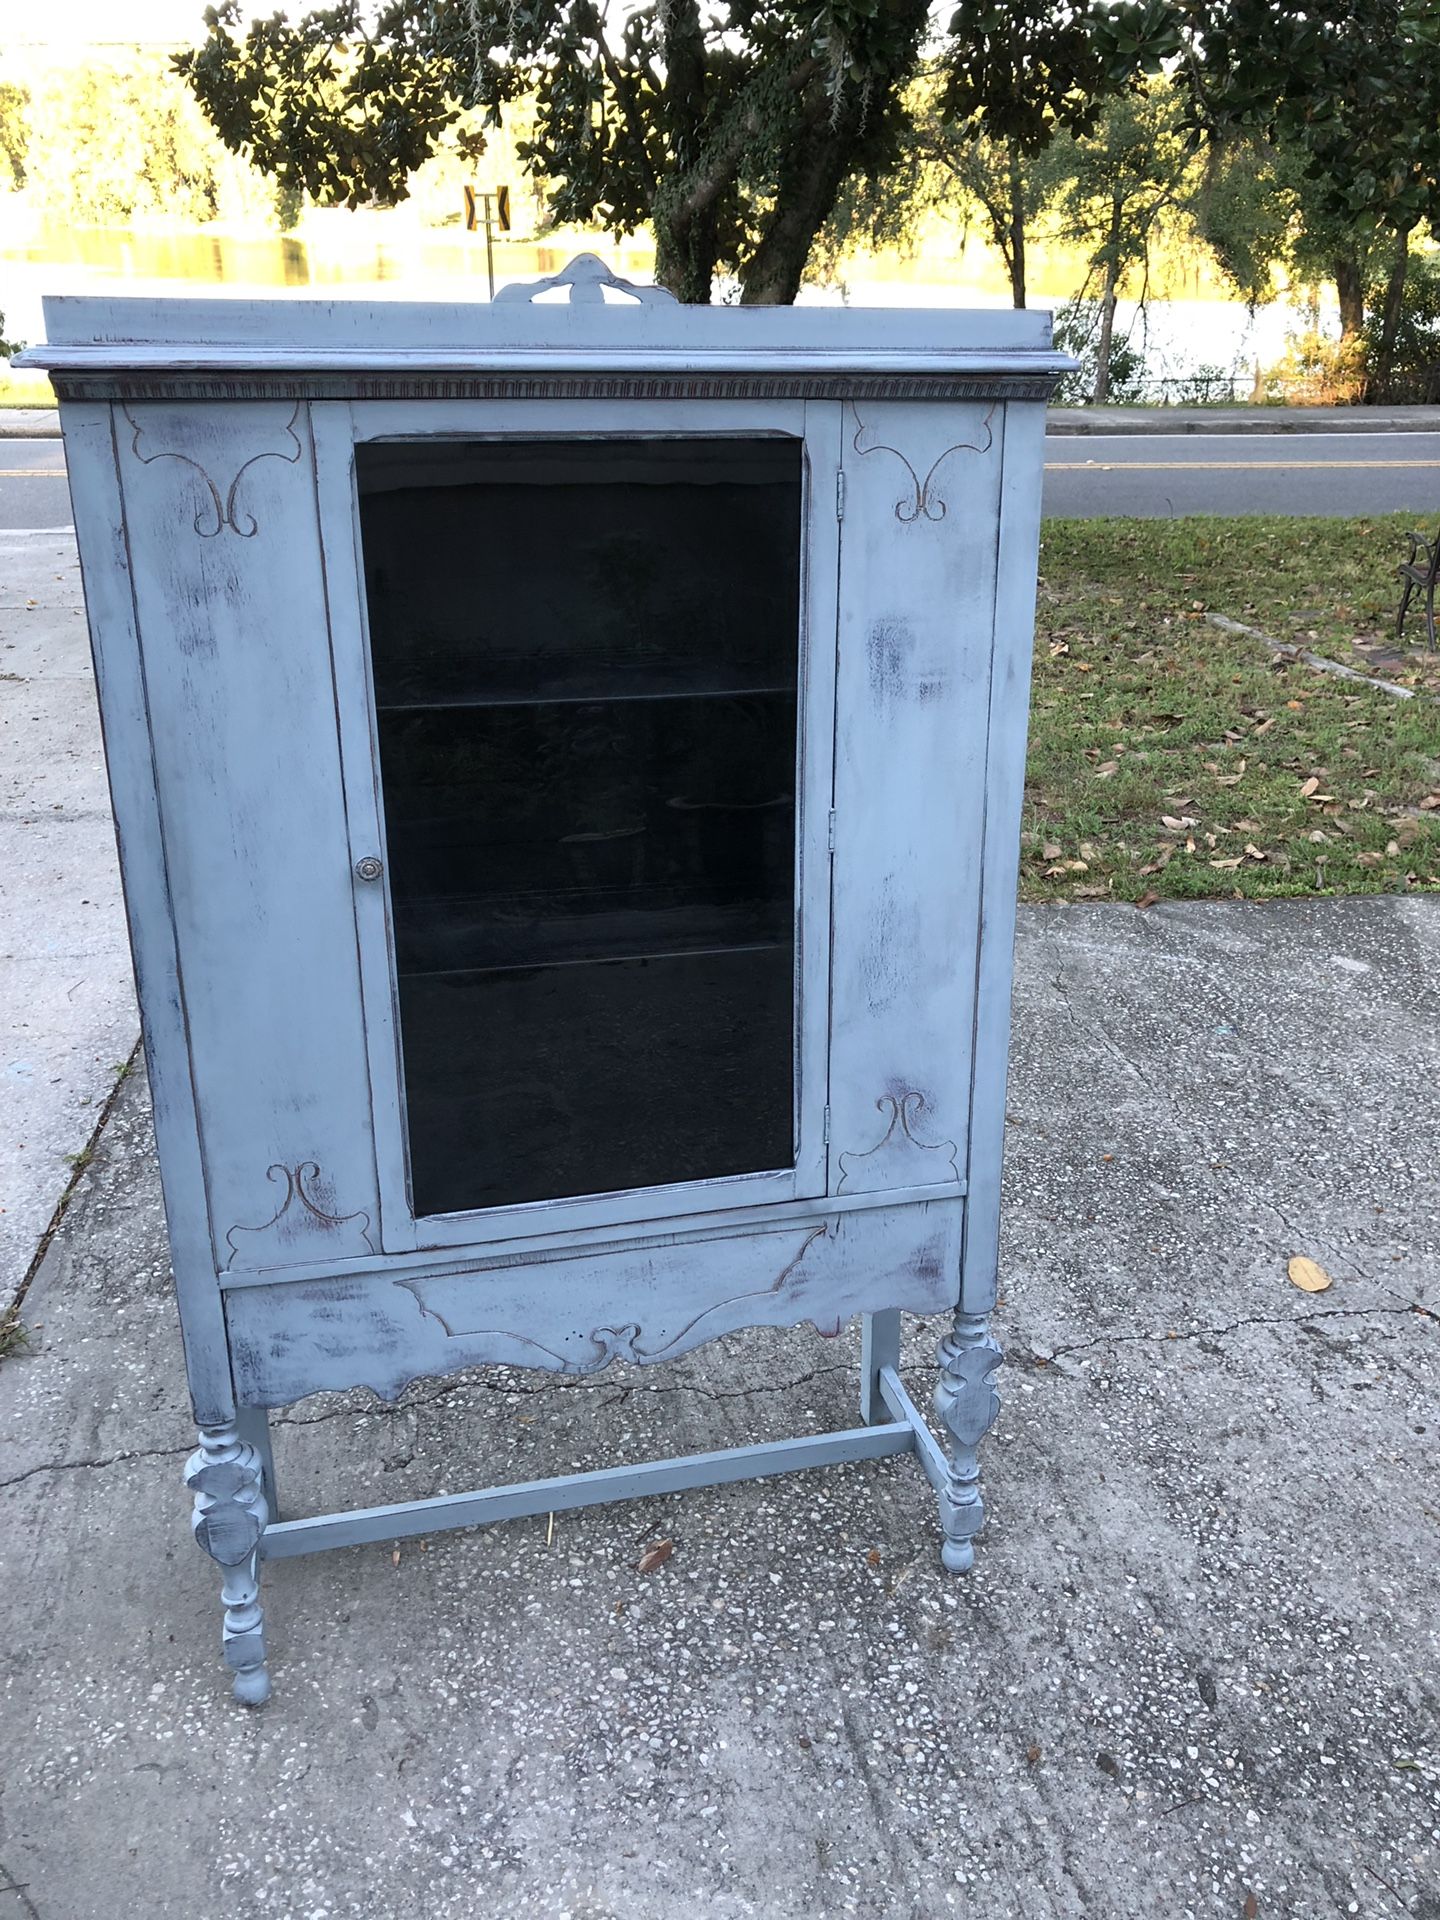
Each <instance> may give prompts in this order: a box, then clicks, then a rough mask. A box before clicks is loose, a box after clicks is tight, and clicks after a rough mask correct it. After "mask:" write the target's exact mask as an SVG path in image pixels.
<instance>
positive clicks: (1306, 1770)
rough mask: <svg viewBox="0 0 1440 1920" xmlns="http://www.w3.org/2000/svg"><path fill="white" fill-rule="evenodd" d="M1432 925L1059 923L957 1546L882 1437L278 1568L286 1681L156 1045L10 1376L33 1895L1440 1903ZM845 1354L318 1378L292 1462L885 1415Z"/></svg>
mask: <svg viewBox="0 0 1440 1920" xmlns="http://www.w3.org/2000/svg"><path fill="white" fill-rule="evenodd" d="M1437 960H1440V902H1437V901H1435V900H1413V899H1412V900H1395V899H1377V900H1362V901H1348V902H1319V903H1315V904H1314V905H1303V904H1302V905H1286V906H1275V907H1255V906H1243V905H1237V906H1233V907H1232V906H1220V907H1215V906H1208V907H1206V906H1193V907H1189V906H1167V907H1159V908H1155V909H1152V910H1151V911H1150V912H1149V913H1147V914H1139V913H1135V912H1133V911H1132V910H1129V909H1123V908H1113V909H1112V908H1099V909H1093V910H1091V909H1075V908H1071V909H1046V910H1032V911H1029V912H1026V913H1025V914H1023V915H1022V924H1021V938H1020V949H1019V979H1018V990H1017V1003H1016V1043H1015V1056H1016V1069H1015V1075H1014V1080H1013V1086H1012V1097H1011V1101H1010V1127H1009V1133H1010V1154H1009V1164H1008V1172H1007V1198H1008V1207H1007V1214H1006V1231H1005V1252H1004V1273H1003V1276H1002V1290H1003V1302H1002V1306H1001V1309H1000V1312H999V1314H998V1316H997V1319H998V1324H999V1329H1000V1332H1001V1335H1002V1338H1003V1339H1004V1340H1005V1342H1006V1344H1007V1347H1008V1348H1009V1353H1010V1365H1009V1366H1008V1367H1007V1368H1006V1369H1005V1370H1004V1372H1003V1374H1002V1391H1003V1394H1004V1410H1003V1412H1002V1416H1001V1420H1000V1423H999V1425H998V1427H997V1429H996V1431H995V1432H994V1434H992V1436H991V1438H990V1440H989V1442H988V1443H987V1447H986V1451H985V1472H986V1488H987V1498H988V1501H989V1505H990V1512H991V1525H990V1527H989V1530H988V1534H987V1537H986V1539H985V1541H984V1543H983V1546H982V1551H981V1554H980V1558H979V1562H978V1565H977V1567H976V1570H975V1573H974V1574H973V1575H972V1576H970V1577H969V1578H967V1579H955V1578H951V1577H949V1576H947V1575H945V1574H944V1573H943V1572H942V1571H941V1569H940V1567H939V1565H938V1556H937V1545H938V1532H937V1527H936V1522H935V1512H934V1502H933V1496H932V1495H931V1494H930V1491H929V1489H928V1487H927V1486H926V1485H925V1483H924V1481H923V1479H922V1478H921V1476H920V1474H919V1472H918V1471H917V1469H916V1466H915V1464H914V1462H913V1461H911V1460H908V1459H903V1458H902V1459H896V1460H890V1461H883V1462H876V1463H872V1464H869V1465H865V1466H860V1467H854V1468H845V1469H832V1470H829V1471H828V1472H824V1473H812V1474H805V1475H800V1476H796V1477H794V1478H791V1479H786V1480H779V1481H775V1482H769V1483H764V1484H761V1485H752V1486H741V1487H729V1488H717V1489H714V1490H711V1491H708V1492H700V1493H692V1494H685V1495H679V1496H674V1497H672V1498H668V1499H665V1500H661V1501H654V1502H648V1503H636V1504H631V1505H626V1506H619V1507H613V1508H608V1509H595V1510H592V1511H590V1512H586V1513H583V1514H577V1515H573V1516H558V1517H557V1518H556V1521H555V1524H554V1528H553V1530H552V1529H550V1528H549V1527H548V1526H547V1524H546V1522H545V1521H544V1520H543V1519H541V1520H536V1521H524V1522H518V1523H512V1524H510V1525H507V1526H500V1527H495V1528H492V1529H489V1530H484V1531H472V1532H468V1533H457V1534H446V1535H441V1536H436V1537H434V1538H432V1539H430V1540H428V1541H410V1542H407V1543H405V1544H404V1546H403V1547H402V1548H401V1549H400V1550H399V1551H398V1553H395V1554H392V1552H391V1549H390V1548H389V1547H388V1546H376V1547H367V1548H357V1549H353V1550H348V1551H345V1552H341V1553H336V1554H330V1555H322V1556H318V1557H316V1558H314V1559H310V1560H298V1561H287V1562H283V1563H278V1564H276V1565H275V1566H273V1567H272V1568H270V1569H269V1570H268V1571H267V1575H266V1594H267V1600H268V1603H269V1606H270V1620H271V1629H272V1641H273V1646H274V1668H275V1678H276V1692H275V1697H274V1699H273V1701H272V1703H271V1705H270V1706H269V1707H267V1708H266V1709H265V1710H264V1712H263V1713H260V1714H246V1713H245V1712H244V1711H243V1710H241V1709H238V1708H235V1707H234V1706H232V1704H231V1702H230V1700H229V1697H228V1690H227V1684H226V1677H225V1674H224V1671H223V1669H222V1667H221V1665H220V1663H219V1661H218V1659H217V1658H216V1646H217V1643H218V1606H217V1596H216V1586H217V1582H216V1579H215V1570H214V1569H213V1568H212V1567H211V1566H210V1565H209V1563H208V1562H207V1561H205V1560H204V1559H203V1558H202V1557H201V1556H200V1555H199V1554H198V1553H196V1552H195V1550H194V1549H193V1547H192V1546H191V1544H190V1542H189V1540H188V1538H187V1527H186V1510H185V1501H184V1498H183V1496H182V1493H181V1490H180V1487H179V1472H180V1466H181V1463H182V1461H183V1459H184V1457H185V1455H186V1453H187V1452H188V1450H189V1446H190V1443H191V1440H190V1427H189V1416H188V1411H187V1408H186V1401H185V1391H184V1381H183V1376H182V1372H181V1366H180V1353H179V1339H178V1334H177V1330H176V1326H175V1318H174V1311H173V1306H172V1303H171V1300H170V1297H169V1282H168V1272H167V1266H166V1255H165V1244H164V1236H163V1230H162V1224H161V1216H160V1206H159V1195H158V1187H157V1183H156V1180H155V1173H154V1167H153V1160H152V1156H151V1146H150V1139H149V1133H148V1115H147V1110H146V1105H145V1088H144V1084H143V1077H142V1076H139V1075H136V1076H134V1077H133V1078H132V1079H131V1080H130V1081H127V1082H126V1083H125V1085H124V1086H123V1087H122V1089H121V1091H120V1094H119V1097H118V1098H117V1100H116V1103H115V1106H114V1110H113V1112H112V1114H111V1116H110V1119H109V1122H108V1124H107V1126H106V1127H105V1129H104V1132H103V1134H102V1136H101V1138H100V1141H99V1143H98V1148H97V1151H96V1153H95V1156H94V1159H93V1161H92V1163H91V1164H90V1165H89V1166H88V1167H87V1168H86V1169H85V1171H84V1172H83V1174H82V1175H81V1177H80V1179H79V1181H78V1183H77V1187H76V1192H75V1196H74V1201H73V1204H72V1205H71V1207H70V1209H69V1211H68V1213H67V1214H66V1216H65V1218H64V1220H63V1221H62V1223H61V1225H60V1228H59V1230H58V1231H57V1233H56V1235H55V1238H54V1241H53V1243H52V1244H51V1246H50V1248H49V1250H48V1253H47V1255H46V1258H45V1261H44V1263H43V1265H42V1267H41V1269H40V1271H39V1273H38V1275H37V1277H36V1279H35V1282H34V1284H33V1286H32V1289H31V1294H30V1298H29V1301H28V1303H27V1317H28V1318H30V1319H31V1321H32V1322H33V1323H34V1324H35V1325H36V1327H37V1334H36V1340H35V1344H34V1347H33V1348H32V1349H31V1350H30V1351H29V1352H27V1353H25V1354H24V1355H22V1356H21V1357H20V1358H18V1359H16V1360H12V1361H10V1362H7V1363H6V1364H5V1365H4V1366H3V1367H0V1448H3V1457H4V1472H5V1476H6V1484H5V1486H4V1487H3V1489H0V1499H3V1502H4V1514H5V1525H4V1532H3V1535H0V1538H3V1540H4V1543H5V1545H4V1558H5V1572H6V1577H5V1579H4V1582H3V1586H0V1612H3V1615H4V1625H5V1630H6V1639H7V1645H8V1646H9V1648H10V1649H11V1650H12V1652H11V1658H10V1662H9V1665H8V1666H7V1668H6V1670H5V1674H4V1681H3V1687H4V1691H3V1696H0V1698H3V1707H0V1712H3V1724H4V1726H5V1729H6V1764H5V1769H4V1781H3V1794H0V1860H3V1861H4V1863H5V1866H4V1868H3V1869H0V1920H11V1917H12V1915H14V1916H16V1920H18V1916H20V1915H27V1916H30V1920H91V1916H94V1917H95V1920H101V1917H102V1916H103V1920H117V1917H118V1920H128V1916H131V1915H134V1916H136V1920H152V1916H164V1915H172V1914H173V1915H184V1916H185V1917H186V1920H212V1917H213V1920H222V1917H223V1920H230V1916H244V1917H246V1920H249V1916H256V1917H257V1920H258V1917H260V1916H270V1915H274V1916H284V1917H285V1920H290V1917H291V1916H293V1917H294V1920H320V1917H321V1916H326V1917H327V1920H328V1917H329V1916H337V1917H338V1916H341V1915H357V1916H363V1917H364V1920H408V1917H409V1916H412V1915H414V1916H421V1915H423V1916H425V1920H432V1917H433V1920H471V1916H474V1915H476V1914H479V1913H486V1914H492V1913H493V1914H500V1915H506V1916H510V1915H514V1916H517V1917H523V1920H531V1916H534V1917H535V1920H551V1917H552V1916H553V1920H560V1916H565V1915H568V1916H571V1920H652V1917H653V1920H660V1916H664V1920H671V1916H673V1915H675V1914H676V1913H681V1914H688V1913H690V1912H693V1911H695V1910H697V1909H698V1908H699V1907H700V1906H701V1905H702V1904H703V1905H704V1906H705V1907H706V1908H707V1910H709V1911H710V1912H713V1913H714V1914H716V1915H718V1916H719V1917H720V1920H740V1917H741V1916H747V1917H757V1920H790V1916H792V1915H793V1916H797V1920H798V1916H801V1915H805V1916H807V1917H808V1916H812V1915H819V1916H823V1917H824V1920H829V1917H830V1916H832V1915H834V1916H840V1915H849V1914H853V1915H859V1916H862V1917H863V1920H892V1916H898V1917H899V1920H934V1917H936V1916H941V1915H950V1914H955V1915H959V1916H964V1917H973V1920H981V1917H982V1916H983V1920H1011V1916H1016V1917H1017V1920H1060V1917H1062V1916H1063V1917H1064V1920H1070V1917H1071V1916H1084V1917H1085V1920H1149V1917H1150V1916H1164V1917H1165V1920H1172V1916H1173V1920H1212V1917H1213V1920H1243V1916H1244V1914H1245V1913H1246V1912H1247V1911H1248V1909H1247V1905H1246V1903H1247V1900H1249V1899H1250V1898H1251V1896H1253V1898H1254V1903H1255V1906H1254V1911H1255V1913H1256V1914H1257V1915H1258V1917H1259V1920H1278V1917H1279V1916H1286V1917H1287V1920H1329V1916H1331V1915H1348V1914H1359V1915H1363V1916H1370V1917H1371V1920H1381V1916H1389V1920H1396V1916H1398V1915H1400V1914H1402V1913H1404V1914H1409V1915H1410V1916H1412V1920H1440V1730H1437V1683H1436V1677H1435V1676H1436V1673H1437V1670H1440V1669H1437V1664H1436V1653H1437V1644H1436V1643H1437V1638H1440V1604H1437V1597H1436V1596H1437V1581H1436V1573H1437V1561H1440V1553H1437V1547H1440V1491H1437V1487H1440V1477H1437V1474H1436V1466H1435V1462H1436V1445H1435V1439H1436V1433H1437V1431H1440V1404H1437V1391H1436V1386H1437V1375H1440V1366H1437V1341H1440V1325H1437V1317H1436V1316H1437V1313H1440V1298H1437V1286H1436V1253H1437V1240H1440V1224H1437V1223H1440V1208H1437V1205H1436V1201H1437V1198H1440V1192H1437V1187H1440V1181H1437V1174H1436V1168H1435V1154H1434V1142H1435V1139H1436V1137H1437V1124H1436V1123H1437V1118H1440V1114H1437V1108H1440V1072H1437V1068H1440V1035H1437V1023H1436V1019H1435V1014H1436V996H1435V989H1434V986H1433V982H1434V980H1435V978H1436V977H1437V964H1436V963H1437ZM1295 1253H1304V1254H1308V1255H1310V1256H1312V1257H1313V1258H1316V1259H1318V1260H1320V1261H1321V1262H1322V1264H1324V1265H1325V1266H1326V1268H1327V1269H1328V1270H1329V1271H1330V1272H1331V1274H1332V1275H1333V1276H1334V1281H1333V1286H1332V1288H1331V1289H1330V1290H1329V1291H1328V1292H1327V1293H1324V1294H1321V1295H1316V1296H1307V1295H1304V1294H1302V1293H1299V1292H1297V1291H1296V1289H1294V1288H1293V1287H1292V1286H1291V1285H1290V1284H1289V1282H1288V1280H1287V1278H1286V1271H1285V1268H1286V1262H1287V1260H1288V1258H1289V1257H1290V1256H1291V1255H1292V1254H1295ZM940 1331H941V1328H940V1326H939V1325H938V1324H936V1323H931V1324H928V1325H927V1324H924V1323H920V1322H907V1329H906V1338H905V1351H904V1361H903V1369H904V1372H905V1374H906V1377H907V1380H908V1383H909V1386H910V1390H911V1392H912V1394H913V1395H914V1396H915V1398H916V1399H917V1400H920V1401H922V1402H923V1400H924V1398H925V1396H926V1395H927V1394H928V1391H929V1388H930V1385H931V1383H932V1382H933V1379H934V1370H933V1366H932V1355H933V1352H934V1347H935V1342H936V1339H937V1337H938V1335H939V1333H940ZM856 1345H857V1342H856V1340H855V1335H854V1330H853V1329H850V1330H847V1331H846V1332H845V1333H844V1334H842V1336H841V1337H840V1339H839V1341H838V1342H835V1343H833V1344H832V1343H826V1342H822V1341H821V1340H819V1338H818V1337H817V1336H816V1335H815V1334H814V1333H813V1332H812V1331H810V1330H809V1329H804V1328H802V1329H797V1330H795V1331H794V1332H791V1333H783V1334H769V1333H762V1332H754V1333H748V1334H743V1335H740V1336H737V1337H736V1338H734V1339H731V1340H727V1341H725V1342H722V1343H719V1344H717V1345H716V1346H714V1347H711V1348H707V1349H703V1350H702V1351H701V1352H699V1353H696V1354H693V1355H690V1356H687V1357H686V1358H684V1359H682V1360H680V1361H677V1362H675V1363H673V1364H671V1365H669V1366H667V1367H665V1368H656V1369H650V1370H637V1369H625V1368H619V1367H617V1368H615V1369H614V1370H612V1371H611V1372H609V1373H607V1374H605V1375H604V1376H602V1377H600V1378H595V1379H586V1380H581V1381H553V1380H549V1379H547V1378H545V1377H544V1376H540V1375H535V1374H520V1373H514V1372H509V1371H505V1370H496V1371H494V1372H492V1373H489V1374H487V1375H484V1376H480V1375H461V1376H457V1377H455V1378H452V1379H448V1380H444V1381H430V1382H421V1383H418V1384H417V1385H416V1386H415V1387H414V1388H413V1389H412V1390H411V1391H410V1392H408V1393H407V1394H406V1395H405V1396H404V1397H403V1398H402V1399H401V1400H400V1401H399V1402H398V1403H397V1404H396V1405H395V1406H393V1407H384V1406H380V1405H379V1404H377V1403H376V1402H375V1401H374V1399H373V1398H372V1397H371V1396H370V1395H369V1394H367V1393H356V1394H343V1395H328V1396H317V1397H316V1398H315V1399H314V1400H312V1401H308V1402H305V1403H303V1404H302V1405H300V1406H299V1407H297V1408H295V1409H291V1410H288V1411H287V1412H286V1413H284V1414H283V1415H281V1416H280V1417H278V1418H277V1420H276V1423H275V1429H276V1453H277V1460H278V1466H279V1473H280V1478H281V1487H282V1498H283V1500H284V1502H285V1505H286V1507H287V1510H289V1511H294V1512H302V1511H306V1510H318V1509H321V1508H324V1507H327V1506H329V1507H333V1506H338V1505H358V1504H368V1503H373V1502H377V1501H384V1500H396V1499H405V1498H409V1497H412V1496H417V1495H424V1494H432V1493H436V1492H440V1491H444V1490H455V1489H457V1488H459V1487H462V1486H464V1485H466V1484H471V1485H474V1484H482V1483H484V1482H487V1481H496V1480H515V1479H530V1478H533V1477H536V1476H538V1475H542V1474H545V1473H553V1472H559V1471H567V1470H577V1469H580V1470H583V1469H584V1468H587V1467H592V1466H599V1465H603V1464H607V1463H610V1462H613V1461H618V1460H623V1459H626V1458H639V1457H644V1456H646V1455H654V1454H658V1453H665V1452H682V1451H688V1450H693V1449H699V1448H705V1447H716V1446H724V1445H728V1444H734V1443H738V1442H740V1441H743V1440H748V1439H763V1438H778V1437H780V1436H782V1435H784V1434H787V1433H794V1432H801V1431H806V1430H810V1429H816V1428H820V1427H826V1426H841V1425H848V1424H850V1423H851V1422H852V1421H853V1420H854V1418H855V1413H854V1375H853V1364H854V1359H855V1354H856ZM659 1538H668V1539H670V1540H672V1541H673V1542H674V1551H673V1553H672V1554H671V1556H670V1557H669V1559H668V1560H667V1561H666V1562H665V1564H664V1566H663V1567H661V1568H660V1569H659V1570H658V1571H656V1572H654V1573H652V1574H650V1575H648V1576H645V1575H641V1574H640V1573H639V1572H638V1570H637V1565H636V1563H637V1561H638V1560H639V1557H640V1555H641V1553H642V1552H643V1549H644V1546H645V1544H646V1543H647V1542H650V1541H654V1540H656V1539H659ZM16 1888H20V1889H22V1890H21V1891H16V1890H15V1889H16Z"/></svg>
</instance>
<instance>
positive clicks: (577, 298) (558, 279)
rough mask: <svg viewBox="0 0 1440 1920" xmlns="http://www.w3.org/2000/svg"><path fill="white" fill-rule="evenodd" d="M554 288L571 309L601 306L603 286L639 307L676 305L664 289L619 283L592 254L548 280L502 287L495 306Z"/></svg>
mask: <svg viewBox="0 0 1440 1920" xmlns="http://www.w3.org/2000/svg"><path fill="white" fill-rule="evenodd" d="M555 287H564V288H566V289H567V290H568V298H569V303H570V305H571V306H572V307H598V306H602V305H603V304H604V301H605V289H606V287H610V288H612V289H613V290H614V291H615V292H616V293H623V294H624V295H625V296H626V297H627V298H628V299H630V300H638V301H639V302H640V304H641V306H642V307H673V306H677V305H678V304H679V303H678V301H677V300H676V298H675V296H674V294H673V293H669V292H667V290H666V289H665V288H664V287H637V286H636V285H635V283H634V281H633V280H622V279H621V278H620V276H619V274H618V273H612V272H611V270H610V268H609V267H607V266H606V264H605V262H604V261H603V260H602V259H601V258H600V256H599V254H596V253H577V254H576V256H575V258H574V259H573V260H572V261H571V262H570V264H569V266H568V267H562V268H561V269H560V271H559V273H552V274H551V276H550V278H549V279H548V280H525V281H521V282H519V283H517V284H516V285H515V286H511V287H502V288H501V289H500V291H499V292H498V293H497V294H496V296H495V304H496V305H497V306H498V305H499V304H500V302H501V301H502V300H504V301H510V302H513V303H516V304H519V303H521V302H526V301H531V300H534V299H535V298H536V296H537V295H538V294H542V293H549V292H550V291H551V289H552V288H555Z"/></svg>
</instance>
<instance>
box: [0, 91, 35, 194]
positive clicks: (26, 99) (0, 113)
mask: <svg viewBox="0 0 1440 1920" xmlns="http://www.w3.org/2000/svg"><path fill="white" fill-rule="evenodd" d="M29 144H30V90H29V88H28V87H22V86H17V85H16V83H15V82H14V81H13V80H0V188H3V187H23V186H24V184H25V150H26V148H27V147H28V146H29Z"/></svg>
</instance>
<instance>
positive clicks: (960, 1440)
mask: <svg viewBox="0 0 1440 1920" xmlns="http://www.w3.org/2000/svg"><path fill="white" fill-rule="evenodd" d="M939 1357H940V1378H939V1381H938V1382H937V1383H936V1387H935V1395H934V1398H933V1400H932V1401H931V1405H932V1406H933V1407H934V1409H935V1412H936V1415H937V1417H938V1418H939V1420H940V1421H941V1423H942V1424H943V1425H944V1427H945V1429H946V1431H947V1433H948V1434H949V1437H950V1476H949V1479H948V1481H947V1482H946V1484H945V1486H943V1487H942V1488H941V1489H940V1525H941V1527H942V1529H943V1530H944V1534H945V1544H944V1545H943V1546H942V1547H941V1549H940V1558H941V1560H942V1561H943V1562H944V1563H945V1565H946V1566H947V1567H948V1568H949V1569H950V1571H951V1572H952V1573H964V1572H966V1571H967V1569H969V1568H970V1567H972V1566H973V1565H974V1564H975V1535H976V1534H977V1533H979V1531H980V1529H981V1527H983V1526H984V1524H985V1503H984V1501H983V1500H982V1499H981V1497H980V1452H979V1449H980V1442H981V1441H982V1440H983V1439H984V1438H985V1435H986V1434H987V1433H988V1432H989V1431H990V1429H991V1427H993V1426H994V1424H995V1420H996V1417H997V1415H998V1414H999V1412H1000V1395H999V1394H998V1393H997V1392H996V1390H995V1383H994V1379H993V1377H992V1376H993V1375H994V1372H995V1369H996V1368H997V1367H998V1366H999V1365H1000V1362H1001V1361H1002V1360H1003V1359H1004V1357H1005V1356H1004V1354H1003V1353H1002V1352H1001V1350H1000V1346H999V1344H998V1342H997V1341H996V1340H995V1339H993V1338H992V1336H991V1333H990V1323H989V1321H988V1320H987V1319H986V1318H985V1315H984V1314H983V1313H957V1314H956V1316H955V1325H954V1327H953V1329H952V1330H951V1331H950V1332H949V1333H947V1334H946V1336H945V1338H944V1339H943V1340H942V1341H941V1342H940V1356H939Z"/></svg>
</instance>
